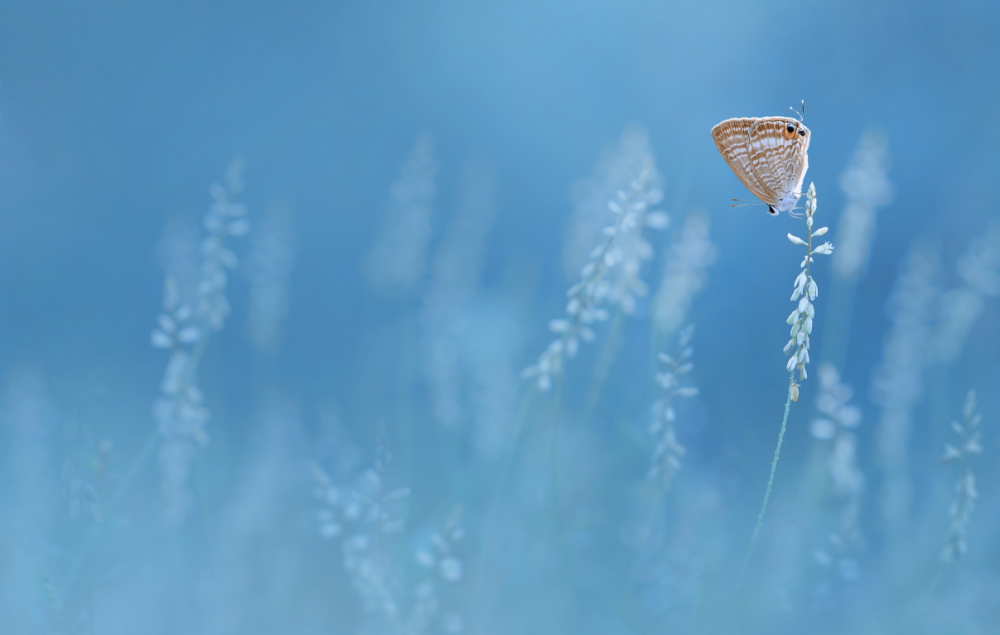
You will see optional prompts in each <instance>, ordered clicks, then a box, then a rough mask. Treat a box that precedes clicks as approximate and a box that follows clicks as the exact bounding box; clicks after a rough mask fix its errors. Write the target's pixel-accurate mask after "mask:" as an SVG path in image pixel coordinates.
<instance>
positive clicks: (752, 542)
mask: <svg viewBox="0 0 1000 635" xmlns="http://www.w3.org/2000/svg"><path fill="white" fill-rule="evenodd" d="M794 386H795V371H794V370H793V371H792V374H791V376H790V377H789V378H788V398H787V399H785V416H784V417H782V418H781V432H779V433H778V445H777V447H775V448H774V460H772V461H771V475H770V476H769V477H768V479H767V490H766V491H765V492H764V504H762V505H761V506H760V514H758V515H757V526H756V527H754V529H753V537H752V538H751V539H750V548H749V549H747V555H746V557H745V558H744V559H743V566H742V567H740V575H739V576H738V577H737V578H736V588H735V589H734V591H733V592H734V593H735V592H736V591H739V590H740V584H742V583H743V574H745V573H746V570H747V565H748V564H750V556H751V555H753V547H754V545H755V544H757V534H759V533H760V526H761V525H762V524H764V513H765V512H767V501H768V500H769V499H770V498H771V485H772V484H773V483H774V473H775V471H777V469H778V457H779V456H780V455H781V443H782V442H783V441H784V440H785V427H786V426H787V425H788V411H789V410H791V407H792V388H793V387H794Z"/></svg>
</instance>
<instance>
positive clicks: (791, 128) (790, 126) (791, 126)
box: [785, 124, 795, 132]
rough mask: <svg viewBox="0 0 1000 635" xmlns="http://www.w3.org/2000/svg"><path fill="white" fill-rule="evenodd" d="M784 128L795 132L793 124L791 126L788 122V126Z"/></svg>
mask: <svg viewBox="0 0 1000 635" xmlns="http://www.w3.org/2000/svg"><path fill="white" fill-rule="evenodd" d="M785 130H787V131H788V132H795V126H793V125H792V124H788V127H787V128H785Z"/></svg>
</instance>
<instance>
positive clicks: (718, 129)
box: [712, 117, 778, 205]
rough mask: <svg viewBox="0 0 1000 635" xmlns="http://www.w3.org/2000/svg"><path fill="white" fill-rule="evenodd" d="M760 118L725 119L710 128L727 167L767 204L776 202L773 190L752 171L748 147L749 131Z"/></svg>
mask: <svg viewBox="0 0 1000 635" xmlns="http://www.w3.org/2000/svg"><path fill="white" fill-rule="evenodd" d="M758 121H760V119H756V118H752V117H744V118H741V119H727V120H725V121H723V122H722V123H719V124H717V125H716V126H715V127H714V128H712V139H713V140H714V141H715V147H716V148H718V150H719V154H721V155H722V158H723V159H725V160H726V164H727V165H729V169H731V170H732V171H733V174H735V175H736V177H737V178H738V179H739V180H740V182H741V183H743V185H745V186H746V188H747V189H748V190H750V191H751V192H753V195H754V196H756V197H757V198H759V199H760V200H762V201H764V202H765V203H767V204H768V205H775V204H777V202H778V201H777V197H776V196H775V193H774V191H773V190H772V189H771V188H769V187H767V186H766V185H765V184H764V183H763V182H761V180H760V178H759V177H758V176H757V174H756V173H755V172H754V169H753V163H752V158H751V149H750V131H751V129H753V127H754V124H755V123H756V122H758Z"/></svg>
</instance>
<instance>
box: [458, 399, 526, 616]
mask: <svg viewBox="0 0 1000 635" xmlns="http://www.w3.org/2000/svg"><path fill="white" fill-rule="evenodd" d="M534 392H535V390H534V384H533V383H532V384H529V385H528V388H527V390H525V391H524V396H523V397H521V406H520V408H518V411H517V421H516V422H515V425H514V438H513V439H511V442H510V448H509V449H508V451H507V457H506V459H505V460H504V464H503V467H502V468H501V470H500V478H498V479H497V482H496V485H494V487H493V491H492V492H491V494H490V504H489V508H488V510H487V512H486V521H485V523H484V525H483V528H484V531H483V533H482V537H481V538H480V540H479V548H478V549H477V553H476V566H475V567H473V570H472V571H473V580H472V591H471V593H470V596H471V598H472V603H473V606H476V605H477V604H478V601H479V600H478V598H479V594H480V591H479V590H480V588H481V587H482V579H483V566H484V561H485V560H486V535H487V533H486V532H488V531H489V530H490V528H492V527H493V525H494V518H495V516H496V512H497V508H498V507H499V506H500V496H501V495H502V494H503V491H504V489H505V488H506V486H507V481H508V480H510V475H511V473H512V472H513V471H514V461H515V459H516V458H517V448H518V446H519V445H520V442H521V437H522V436H523V435H524V429H525V427H526V425H525V424H526V421H527V417H528V411H529V410H530V408H529V406H530V405H531V397H532V395H533V394H534Z"/></svg>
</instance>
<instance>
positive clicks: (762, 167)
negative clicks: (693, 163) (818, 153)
mask: <svg viewBox="0 0 1000 635" xmlns="http://www.w3.org/2000/svg"><path fill="white" fill-rule="evenodd" d="M712 139H714V140H715V147H716V148H718V149H719V153H720V154H722V158H723V159H725V160H726V163H727V164H729V168H730V169H731V170H732V171H733V173H734V174H736V176H737V177H738V178H739V180H740V181H741V182H742V183H743V185H745V186H747V189H748V190H750V191H751V192H753V194H754V196H756V197H757V198H759V199H760V200H762V201H763V202H764V203H765V204H766V205H767V212H768V213H769V214H771V215H772V216H776V215H777V214H778V212H785V211H790V210H791V209H792V208H793V207H795V204H796V203H797V202H798V200H799V197H800V196H802V181H803V180H805V178H806V170H808V169H809V156H808V154H807V152H808V151H809V128H806V127H805V126H804V125H803V124H802V122H801V121H799V120H796V119H792V118H791V117H759V118H757V117H744V118H741V119H726V120H725V121H723V122H722V123H720V124H717V125H716V126H715V127H714V128H712Z"/></svg>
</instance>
